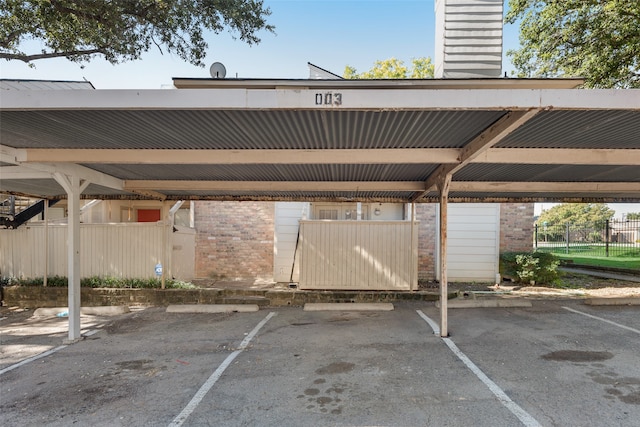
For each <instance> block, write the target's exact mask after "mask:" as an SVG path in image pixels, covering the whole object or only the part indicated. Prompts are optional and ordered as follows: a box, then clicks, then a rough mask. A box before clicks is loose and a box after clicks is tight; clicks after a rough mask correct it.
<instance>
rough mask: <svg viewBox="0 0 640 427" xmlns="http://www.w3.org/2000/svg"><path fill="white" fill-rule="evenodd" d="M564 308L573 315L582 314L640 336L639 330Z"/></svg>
mask: <svg viewBox="0 0 640 427" xmlns="http://www.w3.org/2000/svg"><path fill="white" fill-rule="evenodd" d="M562 308H564V309H565V310H568V311H571V312H572V313H576V314H581V315H583V316H586V317H590V318H592V319H596V320H599V321H601V322H605V323H608V324H610V325H613V326H617V327H618V328H622V329H626V330H627V331H631V332H635V333H636V334H640V330H638V329H634V328H630V327H629V326H625V325H621V324H620V323H616V322H612V321H611V320H607V319H603V318H602V317H598V316H594V315H592V314H589V313H585V312H582V311H579V310H574V309H573V308H569V307H562Z"/></svg>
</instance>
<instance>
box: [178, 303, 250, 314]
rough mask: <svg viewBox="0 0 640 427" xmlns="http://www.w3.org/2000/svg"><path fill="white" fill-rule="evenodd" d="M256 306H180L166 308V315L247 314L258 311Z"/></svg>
mask: <svg viewBox="0 0 640 427" xmlns="http://www.w3.org/2000/svg"><path fill="white" fill-rule="evenodd" d="M259 309H260V308H259V307H258V305H257V304H180V305H170V306H168V307H167V313H249V312H254V311H258V310H259Z"/></svg>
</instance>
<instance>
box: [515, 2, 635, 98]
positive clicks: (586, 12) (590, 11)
mask: <svg viewBox="0 0 640 427" xmlns="http://www.w3.org/2000/svg"><path fill="white" fill-rule="evenodd" d="M505 19H506V21H507V22H508V23H512V24H513V23H516V22H517V21H520V48H519V49H516V50H510V51H508V52H507V54H508V55H509V56H510V57H511V58H512V62H513V65H514V66H515V67H516V69H517V71H518V73H517V74H518V77H556V76H570V77H576V76H579V77H584V78H585V87H589V88H640V1H638V0H608V1H603V0H562V1H558V0H509V11H508V13H507V15H506V17H505Z"/></svg>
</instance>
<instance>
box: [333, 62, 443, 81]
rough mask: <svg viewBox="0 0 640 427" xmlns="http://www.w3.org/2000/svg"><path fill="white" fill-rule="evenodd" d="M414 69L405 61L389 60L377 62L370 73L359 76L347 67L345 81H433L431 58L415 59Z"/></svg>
mask: <svg viewBox="0 0 640 427" xmlns="http://www.w3.org/2000/svg"><path fill="white" fill-rule="evenodd" d="M411 66H412V68H407V67H406V66H405V65H404V61H402V60H400V59H396V58H389V59H385V60H383V61H376V62H375V64H374V66H373V68H371V69H370V70H369V71H365V72H363V73H360V74H358V71H357V70H356V69H355V68H353V67H351V66H349V65H347V66H346V67H345V69H344V74H343V77H344V78H345V79H432V78H433V70H434V67H433V64H432V63H431V58H414V59H412V60H411Z"/></svg>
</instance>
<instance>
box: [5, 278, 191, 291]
mask: <svg viewBox="0 0 640 427" xmlns="http://www.w3.org/2000/svg"><path fill="white" fill-rule="evenodd" d="M43 283H44V280H43V278H42V277H35V278H28V279H17V278H15V277H2V278H0V285H2V286H42V285H43ZM68 284H69V279H67V278H66V277H64V276H52V277H49V278H48V279H47V286H48V287H52V288H54V287H58V288H66V287H67V286H68ZM80 286H81V287H83V288H128V289H159V288H161V287H162V282H161V281H160V279H156V278H153V279H137V278H118V277H111V276H107V277H98V276H92V277H85V278H83V279H81V280H80ZM165 288H166V289H195V288H196V286H195V285H194V284H192V283H189V282H183V281H181V280H167V281H166V282H165Z"/></svg>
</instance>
